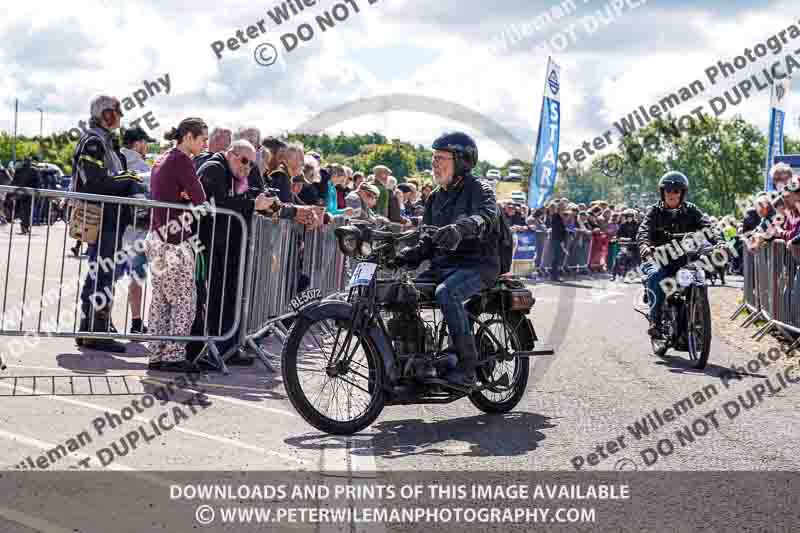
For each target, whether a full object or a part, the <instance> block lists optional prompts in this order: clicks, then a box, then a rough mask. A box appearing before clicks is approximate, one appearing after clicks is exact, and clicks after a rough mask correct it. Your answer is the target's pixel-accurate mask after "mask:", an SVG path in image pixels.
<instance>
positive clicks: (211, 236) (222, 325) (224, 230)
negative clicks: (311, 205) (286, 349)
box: [186, 139, 296, 365]
mask: <svg viewBox="0 0 800 533" xmlns="http://www.w3.org/2000/svg"><path fill="white" fill-rule="evenodd" d="M255 159H256V150H255V147H253V145H252V144H251V143H250V141H248V140H247V139H238V140H236V141H233V143H231V145H230V146H229V147H228V149H227V150H226V151H224V152H219V153H216V154H214V155H212V156H211V157H210V158H209V160H208V161H206V163H205V164H203V166H202V167H200V170H199V171H198V173H197V175H198V177H199V178H200V182H201V183H202V184H203V190H205V192H206V197H207V198H208V201H209V202H213V203H214V205H216V206H217V207H220V208H224V209H231V210H233V211H236V212H238V213H240V214H241V215H242V216H243V217H244V219H245V220H247V221H249V220H250V219H251V218H252V217H253V213H254V212H256V211H258V212H262V213H266V214H272V213H274V212H275V211H279V212H280V217H281V218H295V216H296V210H295V209H293V208H292V207H291V206H283V207H282V206H281V205H280V202H278V200H277V199H276V198H268V197H267V196H266V195H265V194H264V193H263V192H262V193H260V194H258V195H257V196H256V198H255V199H253V198H252V196H250V195H251V194H252V191H251V189H250V183H249V175H250V172H251V170H252V169H253V167H254V166H255ZM215 218H216V221H215V220H214V219H215ZM198 233H199V235H200V241H201V242H202V243H203V252H202V253H203V256H204V259H205V264H206V265H211V268H212V269H213V271H212V272H207V273H206V275H207V277H208V281H207V282H206V280H203V279H200V280H198V282H197V289H198V291H199V292H198V298H197V309H196V310H195V320H194V324H193V326H192V334H193V335H220V334H222V333H225V332H226V331H228V330H229V329H230V328H231V326H232V325H233V319H234V316H235V315H236V313H235V309H236V307H235V306H236V303H237V302H236V299H235V298H232V297H231V296H232V295H234V294H236V282H237V278H236V276H235V275H231V273H232V272H233V273H235V272H238V271H239V250H241V249H242V247H243V246H245V245H246V242H244V241H243V239H242V232H241V228H240V226H239V225H238V224H236V223H235V222H234V223H231V217H228V216H225V215H217V216H215V217H211V218H209V219H208V220H201V221H200V226H199V230H198ZM223 272H228V275H227V276H222V273H223ZM206 283H208V294H207V295H206ZM206 328H207V329H206ZM238 338H239V336H238V335H234V336H233V337H231V339H229V340H227V341H223V342H218V343H217V348H218V349H219V351H220V353H223V354H224V353H225V352H227V351H228V350H230V349H231V348H232V347H233V346H234V345H235V344H236V343H237V340H238ZM203 344H204V343H202V342H191V343H189V344H188V345H187V347H186V356H187V359H189V360H194V359H195V358H196V357H197V355H199V353H200V351H201V350H202V348H203ZM228 363H229V364H234V365H235V364H250V363H252V360H251V359H249V358H247V359H245V358H241V359H240V358H235V359H233V360H232V361H231V360H229V361H228Z"/></svg>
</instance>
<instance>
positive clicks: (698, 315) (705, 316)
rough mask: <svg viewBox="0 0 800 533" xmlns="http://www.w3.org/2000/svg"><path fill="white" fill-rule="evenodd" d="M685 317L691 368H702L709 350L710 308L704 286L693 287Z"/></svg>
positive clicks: (704, 365)
mask: <svg viewBox="0 0 800 533" xmlns="http://www.w3.org/2000/svg"><path fill="white" fill-rule="evenodd" d="M687 314H688V316H687V317H686V323H687V335H686V338H687V340H688V345H689V359H690V361H691V362H692V368H697V369H703V368H705V367H706V363H707V362H708V354H709V352H710V351H711V309H710V307H709V305H708V293H707V292H706V290H705V288H697V287H695V288H694V289H693V290H692V293H691V296H690V298H689V308H688V310H687Z"/></svg>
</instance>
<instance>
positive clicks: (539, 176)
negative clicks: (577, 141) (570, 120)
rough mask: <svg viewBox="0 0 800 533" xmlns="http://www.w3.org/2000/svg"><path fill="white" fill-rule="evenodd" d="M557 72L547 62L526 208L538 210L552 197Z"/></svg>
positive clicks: (558, 116) (557, 112)
mask: <svg viewBox="0 0 800 533" xmlns="http://www.w3.org/2000/svg"><path fill="white" fill-rule="evenodd" d="M560 95H561V68H560V67H559V66H558V65H556V63H555V62H554V61H553V59H552V58H549V57H548V58H547V73H546V75H545V80H544V100H543V101H542V114H541V117H540V118H539V133H537V134H536V155H535V156H534V158H533V166H532V168H531V177H530V179H529V181H528V206H529V207H530V208H531V209H536V208H538V207H542V206H543V205H544V203H545V202H546V201H547V199H548V198H550V196H552V194H553V188H554V187H555V184H556V173H557V172H558V165H557V163H556V160H557V156H558V135H559V132H560V128H561V96H560Z"/></svg>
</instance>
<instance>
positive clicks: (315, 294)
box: [289, 289, 322, 312]
mask: <svg viewBox="0 0 800 533" xmlns="http://www.w3.org/2000/svg"><path fill="white" fill-rule="evenodd" d="M321 299H322V290H320V289H306V290H304V291H303V292H301V293H300V294H298V295H297V296H295V297H294V298H292V299H291V300H290V301H289V307H291V308H292V309H293V310H294V311H295V312H297V311H300V310H301V309H303V308H304V307H308V306H309V305H310V304H312V303H314V302H316V301H317V300H321Z"/></svg>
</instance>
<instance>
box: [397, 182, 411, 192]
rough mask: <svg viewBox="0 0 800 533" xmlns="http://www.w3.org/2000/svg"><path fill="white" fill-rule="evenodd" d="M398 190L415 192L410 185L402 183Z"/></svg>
mask: <svg viewBox="0 0 800 533" xmlns="http://www.w3.org/2000/svg"><path fill="white" fill-rule="evenodd" d="M397 188H398V189H399V190H401V191H403V192H412V191H413V190H414V189H412V188H411V185H409V184H408V183H401V184H400V185H398V186H397Z"/></svg>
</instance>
